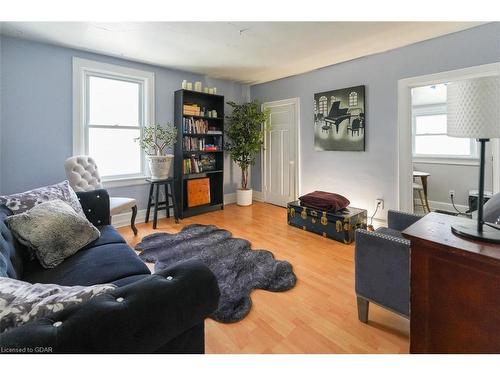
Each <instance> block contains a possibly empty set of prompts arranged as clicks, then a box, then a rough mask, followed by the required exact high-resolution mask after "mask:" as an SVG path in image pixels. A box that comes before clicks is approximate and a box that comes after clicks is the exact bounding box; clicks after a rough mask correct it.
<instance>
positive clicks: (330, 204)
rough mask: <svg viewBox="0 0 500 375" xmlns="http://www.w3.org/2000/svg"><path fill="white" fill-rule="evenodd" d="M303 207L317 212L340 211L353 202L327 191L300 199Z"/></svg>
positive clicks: (315, 192) (316, 192)
mask: <svg viewBox="0 0 500 375" xmlns="http://www.w3.org/2000/svg"><path fill="white" fill-rule="evenodd" d="M299 200H300V205H301V206H307V207H311V208H314V209H317V210H326V211H340V210H343V209H344V208H346V207H347V206H349V204H350V203H351V202H349V199H347V198H346V197H343V196H342V195H340V194H335V193H327V192H326V191H313V192H312V193H309V194H306V195H303V196H301V197H300V198H299Z"/></svg>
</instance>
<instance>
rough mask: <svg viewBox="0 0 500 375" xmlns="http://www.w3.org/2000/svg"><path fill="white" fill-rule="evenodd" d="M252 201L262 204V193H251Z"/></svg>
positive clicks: (256, 191) (255, 191)
mask: <svg viewBox="0 0 500 375" xmlns="http://www.w3.org/2000/svg"><path fill="white" fill-rule="evenodd" d="M253 200H254V201H257V202H264V193H263V192H262V191H258V190H254V191H253Z"/></svg>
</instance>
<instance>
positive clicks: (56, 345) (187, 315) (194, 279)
mask: <svg viewBox="0 0 500 375" xmlns="http://www.w3.org/2000/svg"><path fill="white" fill-rule="evenodd" d="M218 301H219V288H218V285H217V280H216V279H215V276H214V275H213V274H212V272H211V271H210V270H209V269H208V268H207V267H206V266H205V265H203V264H202V263H200V262H198V261H188V262H184V263H181V264H179V265H176V266H174V267H171V268H169V269H166V270H163V271H161V272H159V273H157V274H154V275H151V276H147V277H145V278H144V279H142V280H140V281H137V282H135V283H132V284H129V285H126V286H124V287H121V288H117V289H115V290H112V291H110V292H108V293H105V294H101V295H99V296H97V297H95V298H93V299H91V300H90V301H87V302H85V303H83V304H81V305H77V306H73V307H71V308H68V309H66V310H62V311H60V312H58V313H55V314H53V315H51V316H49V317H45V318H42V319H38V320H36V321H34V322H32V323H29V324H25V325H23V326H20V327H17V328H15V329H12V330H9V331H7V332H5V333H3V334H2V335H0V347H2V348H9V349H12V348H37V347H44V348H51V350H52V352H55V353H152V352H155V351H156V350H158V348H161V347H163V346H165V344H166V343H168V342H169V341H170V340H172V339H174V338H176V337H178V336H179V335H180V334H182V333H183V332H185V331H187V330H189V329H191V328H193V327H194V326H196V325H199V324H200V323H203V321H204V319H205V318H206V317H208V315H210V314H211V313H212V312H213V311H214V310H215V309H216V308H217V306H218ZM56 322H60V323H57V324H55V323H56ZM4 352H5V350H4Z"/></svg>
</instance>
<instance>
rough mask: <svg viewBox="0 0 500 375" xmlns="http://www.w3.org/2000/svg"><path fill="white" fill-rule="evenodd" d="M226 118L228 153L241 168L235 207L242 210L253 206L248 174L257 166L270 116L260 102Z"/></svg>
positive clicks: (242, 106) (235, 109)
mask: <svg viewBox="0 0 500 375" xmlns="http://www.w3.org/2000/svg"><path fill="white" fill-rule="evenodd" d="M227 104H229V105H230V106H231V107H232V113H231V115H229V116H227V117H226V118H227V120H228V125H227V126H226V130H225V133H226V135H227V137H228V139H227V141H226V145H225V149H226V150H227V151H228V152H229V154H230V155H231V159H232V160H233V161H234V162H235V163H236V164H238V166H239V167H240V168H241V188H240V189H238V190H237V191H236V203H237V204H238V205H240V206H248V205H250V204H252V189H249V188H248V170H249V168H250V166H251V165H253V164H255V157H256V155H257V154H258V153H259V152H260V150H261V148H262V145H263V143H264V131H265V128H264V126H265V122H266V120H267V117H268V114H269V112H268V111H267V110H265V111H262V110H261V106H260V104H259V103H258V102H257V101H252V102H249V103H243V104H236V103H235V102H227Z"/></svg>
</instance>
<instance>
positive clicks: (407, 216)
mask: <svg viewBox="0 0 500 375" xmlns="http://www.w3.org/2000/svg"><path fill="white" fill-rule="evenodd" d="M422 217H423V215H418V214H411V213H407V212H401V211H394V210H389V212H388V213H387V226H388V227H389V228H391V229H395V230H398V231H400V232H402V231H404V230H405V229H406V228H408V227H409V226H410V225H412V224H414V223H416V222H417V221H419V220H420V219H421V218H422Z"/></svg>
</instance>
